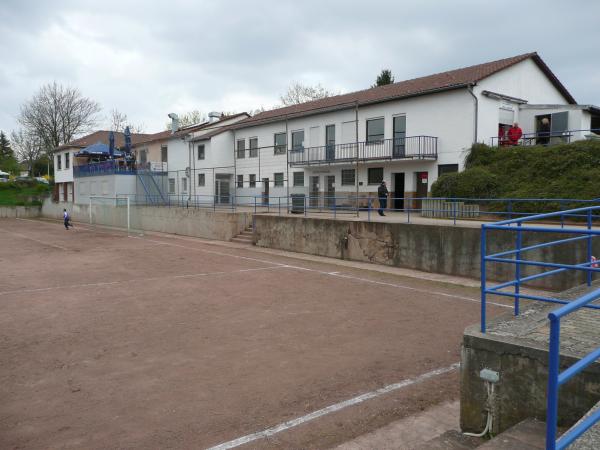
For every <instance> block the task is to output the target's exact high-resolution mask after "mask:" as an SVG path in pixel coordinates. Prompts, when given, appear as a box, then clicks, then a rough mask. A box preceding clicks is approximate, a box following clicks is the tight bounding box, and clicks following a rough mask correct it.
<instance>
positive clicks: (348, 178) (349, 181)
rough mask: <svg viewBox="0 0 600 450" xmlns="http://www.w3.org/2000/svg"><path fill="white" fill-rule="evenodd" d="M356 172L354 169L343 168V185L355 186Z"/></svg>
mask: <svg viewBox="0 0 600 450" xmlns="http://www.w3.org/2000/svg"><path fill="white" fill-rule="evenodd" d="M355 174H356V172H355V171H354V169H343V170H342V186H354V183H356V177H355Z"/></svg>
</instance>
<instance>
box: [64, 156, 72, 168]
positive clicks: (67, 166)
mask: <svg viewBox="0 0 600 450" xmlns="http://www.w3.org/2000/svg"><path fill="white" fill-rule="evenodd" d="M70 163H71V161H70V160H69V152H67V153H65V169H68V168H69V165H70Z"/></svg>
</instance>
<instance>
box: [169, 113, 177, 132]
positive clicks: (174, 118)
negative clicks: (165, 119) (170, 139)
mask: <svg viewBox="0 0 600 450" xmlns="http://www.w3.org/2000/svg"><path fill="white" fill-rule="evenodd" d="M169 119H171V134H174V133H175V132H176V131H177V130H179V116H178V115H177V114H175V113H169Z"/></svg>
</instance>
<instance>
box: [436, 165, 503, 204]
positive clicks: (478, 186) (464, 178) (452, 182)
mask: <svg viewBox="0 0 600 450" xmlns="http://www.w3.org/2000/svg"><path fill="white" fill-rule="evenodd" d="M499 184H500V183H499V181H498V177H497V176H496V175H495V174H494V173H492V172H490V171H489V170H487V169H484V168H482V167H473V168H471V169H466V170H464V171H463V172H458V173H450V174H446V175H442V176H441V177H440V178H439V179H438V180H436V182H435V183H433V185H432V186H431V194H432V195H433V196H434V197H456V198H496V197H497V195H498V191H499V189H500V186H499Z"/></svg>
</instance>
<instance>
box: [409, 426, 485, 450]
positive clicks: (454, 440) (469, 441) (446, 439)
mask: <svg viewBox="0 0 600 450" xmlns="http://www.w3.org/2000/svg"><path fill="white" fill-rule="evenodd" d="M482 442H484V441H483V439H480V438H475V437H471V436H465V435H464V434H462V433H461V432H460V431H458V430H448V431H446V432H445V433H443V434H441V435H439V436H438V437H436V438H434V439H431V440H429V441H427V442H425V443H424V444H421V445H420V446H418V447H414V449H413V450H471V449H475V448H477V447H478V446H479V445H481V443H482Z"/></svg>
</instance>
